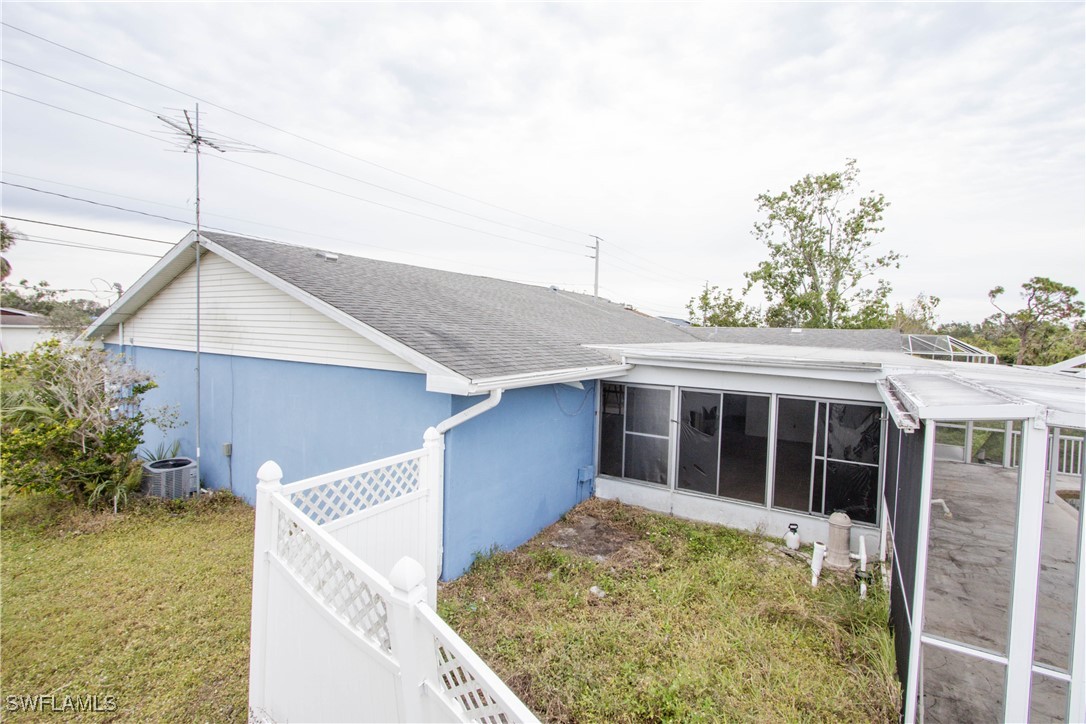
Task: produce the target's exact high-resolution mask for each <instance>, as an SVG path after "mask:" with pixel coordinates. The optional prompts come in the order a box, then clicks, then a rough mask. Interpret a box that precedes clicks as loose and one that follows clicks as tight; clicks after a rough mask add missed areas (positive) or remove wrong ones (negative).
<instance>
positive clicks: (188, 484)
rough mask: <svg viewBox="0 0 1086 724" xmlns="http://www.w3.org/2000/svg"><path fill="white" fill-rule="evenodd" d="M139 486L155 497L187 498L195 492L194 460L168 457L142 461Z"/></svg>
mask: <svg viewBox="0 0 1086 724" xmlns="http://www.w3.org/2000/svg"><path fill="white" fill-rule="evenodd" d="M140 487H141V489H142V490H143V492H144V493H146V494H147V495H151V496H154V497H156V498H187V497H189V496H190V495H192V494H193V493H195V492H196V461H195V460H193V459H191V458H170V459H168V460H155V461H154V462H150V463H144V464H143V478H142V483H141V485H140Z"/></svg>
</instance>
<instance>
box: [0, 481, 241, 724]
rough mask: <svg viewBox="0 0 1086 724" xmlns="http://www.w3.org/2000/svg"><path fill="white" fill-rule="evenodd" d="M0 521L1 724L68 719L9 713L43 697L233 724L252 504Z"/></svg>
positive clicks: (63, 509) (71, 512) (51, 513)
mask: <svg viewBox="0 0 1086 724" xmlns="http://www.w3.org/2000/svg"><path fill="white" fill-rule="evenodd" d="M2 513H3V520H2V532H0V553H2V575H0V582H2V588H0V606H2V612H0V650H2V655H3V666H2V672H0V688H2V693H3V702H4V708H5V711H4V719H5V720H7V721H19V720H25V719H27V718H35V719H41V718H50V719H52V720H57V721H59V720H64V719H69V718H73V717H74V716H75V715H73V714H72V712H70V711H69V712H68V713H66V714H51V713H50V714H47V715H46V716H44V717H43V715H42V714H37V715H34V716H33V717H27V716H26V715H25V714H23V713H21V712H19V711H11V710H10V708H11V705H10V703H9V699H8V697H11V696H17V697H24V696H34V695H52V696H53V697H54V699H53V703H52V705H51V706H55V707H58V708H60V707H62V706H63V704H64V697H65V696H71V697H81V698H82V700H83V701H84V702H86V701H87V697H93V696H97V697H98V700H97V702H98V705H99V707H100V708H107V706H108V705H109V702H110V701H112V702H113V704H114V705H115V707H116V711H115V712H113V713H111V714H86V715H85V716H84V718H87V719H92V718H93V719H96V720H101V719H103V717H105V718H108V719H111V720H113V719H115V720H125V721H152V720H173V721H196V720H199V721H239V722H240V721H245V719H246V717H247V713H248V712H247V709H248V704H247V699H248V666H249V664H248V659H249V604H250V598H249V597H250V589H251V579H252V545H253V510H252V508H250V507H249V506H247V505H245V504H244V502H242V501H240V500H237V499H235V498H232V497H230V496H218V495H217V496H214V497H213V498H211V499H204V500H200V501H191V502H186V503H165V502H161V501H137V502H134V505H133V506H132V507H131V508H130V509H129V511H127V512H123V513H122V514H121V515H119V516H114V515H112V514H111V513H94V514H92V513H88V512H86V511H81V510H78V509H74V508H72V507H71V506H69V505H67V504H63V503H59V502H57V501H53V500H50V499H48V498H43V497H36V498H10V499H8V500H5V501H4V503H3V508H2ZM107 697H112V700H110V699H107ZM47 709H48V707H47Z"/></svg>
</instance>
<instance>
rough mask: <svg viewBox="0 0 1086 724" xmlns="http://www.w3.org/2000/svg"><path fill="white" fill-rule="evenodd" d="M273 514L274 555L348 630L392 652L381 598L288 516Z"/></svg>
mask: <svg viewBox="0 0 1086 724" xmlns="http://www.w3.org/2000/svg"><path fill="white" fill-rule="evenodd" d="M276 512H277V514H278V516H279V526H278V528H279V533H278V536H277V540H276V553H277V554H278V556H279V559H280V560H281V561H282V562H283V565H285V566H286V567H287V569H289V570H290V571H291V572H292V573H293V574H294V575H295V576H297V578H298V580H300V581H301V582H302V583H303V584H305V586H306V587H307V588H309V590H311V591H313V593H314V595H316V597H317V598H318V599H320V601H321V602H322V603H324V605H325V606H327V607H328V608H329V609H330V610H331V611H332V612H333V613H335V614H336V615H337V616H339V617H340V619H342V620H343V621H344V622H345V623H346V624H347V625H348V626H349V627H350V628H352V629H354V630H355V631H357V632H358V633H359V634H360V635H361V636H362V637H363V638H365V639H368V640H369V641H371V642H373V643H375V644H377V645H378V646H380V647H381V648H383V649H385V650H386V651H388V650H391V648H392V647H391V644H390V643H389V633H388V609H387V606H386V604H385V601H384V599H382V598H381V597H380V596H379V595H377V594H376V593H374V592H373V590H372V589H371V588H370V587H369V586H368V585H367V584H366V583H365V582H364V581H363V580H361V579H360V578H359V577H358V575H357V574H355V572H354V571H352V570H351V569H350V568H348V567H347V566H346V565H344V563H343V561H341V560H340V559H339V558H338V557H337V556H336V555H334V554H333V553H332V552H331V551H329V550H328V549H327V548H325V547H324V546H322V545H321V544H320V542H319V541H317V540H315V539H314V538H313V536H311V535H310V534H309V533H307V532H306V531H305V530H303V529H302V527H301V526H299V525H298V524H297V523H295V522H294V521H292V520H291V519H290V517H289V516H288V515H286V514H285V513H283V511H281V510H279V511H276Z"/></svg>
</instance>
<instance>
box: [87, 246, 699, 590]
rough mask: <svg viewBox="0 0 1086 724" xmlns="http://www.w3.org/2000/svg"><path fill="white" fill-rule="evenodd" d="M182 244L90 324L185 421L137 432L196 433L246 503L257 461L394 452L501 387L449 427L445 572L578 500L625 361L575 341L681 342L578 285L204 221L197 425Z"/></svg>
mask: <svg viewBox="0 0 1086 724" xmlns="http://www.w3.org/2000/svg"><path fill="white" fill-rule="evenodd" d="M194 241H195V234H190V235H189V236H188V237H186V239H185V240H184V241H183V242H181V243H180V244H179V245H178V246H176V247H175V248H174V249H173V250H171V251H170V252H169V253H168V254H166V256H165V257H163V258H162V259H161V260H160V261H159V262H158V263H156V264H155V266H154V267H153V268H152V269H151V270H150V271H148V272H147V274H146V275H144V277H143V278H141V279H140V280H139V281H138V282H137V283H136V284H135V285H134V286H133V287H132V288H130V289H129V290H128V291H127V292H126V293H125V294H124V295H123V296H122V297H121V299H119V300H118V301H117V302H116V303H114V305H113V306H112V307H110V309H109V310H108V311H107V312H106V313H105V314H104V315H103V316H102V317H101V318H99V319H98V320H97V321H96V322H95V323H94V324H93V325H92V326H91V327H90V329H89V330H88V333H87V335H88V336H89V337H91V338H95V339H101V340H103V341H104V342H105V343H106V344H107V345H108V346H110V347H111V348H114V349H117V350H119V351H122V352H123V353H124V354H125V355H126V356H127V358H128V359H129V360H130V361H131V362H132V363H133V364H135V365H137V366H138V367H140V368H141V369H145V370H147V371H149V372H151V373H152V374H153V375H154V378H155V380H156V381H157V382H158V385H159V387H158V389H156V390H154V391H153V392H152V393H151V394H149V395H148V397H147V399H148V401H149V403H150V404H170V405H177V406H179V410H180V419H181V420H183V421H185V422H186V423H187V424H186V425H185V426H184V427H182V428H179V429H175V430H170V431H166V432H165V433H160V432H157V431H149V432H150V433H151V435H162V434H165V436H166V437H167V438H179V439H180V440H181V441H182V452H183V453H184V454H186V455H190V456H195V454H196V439H197V435H199V439H200V442H201V445H200V447H201V450H200V464H201V475H202V478H203V479H204V482H205V484H206V485H208V486H210V487H214V488H227V489H230V490H233V491H234V492H235V493H237V494H238V495H241V496H242V497H245V498H246V499H248V500H250V501H252V500H253V498H254V485H255V482H256V479H255V471H256V470H257V468H258V467H259V466H260V465H261V463H263V462H264V461H265V460H268V459H271V458H274V459H275V460H276V461H277V462H278V463H279V464H280V465H281V466H282V468H283V470H284V473H285V475H286V477H287V479H293V480H298V479H301V478H305V477H308V476H311V475H315V474H317V473H323V472H326V471H328V470H333V469H336V468H341V467H346V466H348V465H352V464H356V463H358V462H359V461H365V460H372V459H376V458H380V457H384V456H387V455H393V454H397V453H400V452H403V451H405V450H410V449H412V448H415V447H418V445H419V444H420V442H421V440H422V434H423V432H424V431H425V430H426V429H427V428H428V427H430V426H433V425H436V424H437V423H438V422H440V421H441V420H444V419H446V418H449V417H451V416H454V415H457V414H459V413H462V412H464V411H465V410H466V409H468V408H470V407H472V406H473V405H475V404H476V403H477V402H478V400H479V399H480V398H479V397H478V396H479V395H490V396H491V398H496V396H497V395H499V394H500V395H501V397H500V404H498V405H497V406H496V407H495V408H494V409H493V410H491V411H489V412H488V413H487V414H486V415H482V416H480V417H478V418H477V419H475V420H473V421H472V422H471V424H465V425H463V426H461V427H458V428H456V429H453V430H451V431H450V432H449V433H448V435H447V438H446V447H447V451H446V458H445V459H446V471H445V480H446V489H445V509H446V510H445V518H446V520H447V521H448V523H447V525H446V527H445V545H444V557H445V560H444V565H443V571H444V575H445V576H446V577H456V576H458V575H459V574H460V573H462V572H463V571H464V570H466V568H467V566H468V565H470V563H471V561H472V559H473V557H474V555H475V554H476V553H478V552H480V551H485V550H488V549H489V548H491V547H492V546H494V545H499V546H502V547H510V546H516V545H519V544H520V543H522V542H524V541H525V540H527V539H528V538H530V537H531V536H532V535H534V534H535V533H536V532H537V531H539V530H541V529H542V528H543V527H545V526H546V525H549V524H550V523H552V522H554V521H555V520H557V519H558V518H559V517H560V516H561V515H562V514H563V513H564V512H565V511H567V510H568V509H569V508H570V507H572V506H573V505H575V504H576V503H577V502H579V501H581V500H584V499H585V498H587V497H588V496H589V495H590V492H591V487H592V479H593V477H594V476H593V474H592V468H593V466H594V464H595V462H594V461H595V455H594V448H593V446H594V433H593V431H594V429H595V407H596V396H597V381H598V380H599V379H603V378H607V377H612V376H616V375H621V374H623V373H624V372H625V371H626V370H627V369H628V366H627V365H624V364H621V363H616V362H615V361H614V360H613V358H612V357H611V355H610V354H608V353H606V352H604V351H601V350H594V349H589V348H586V347H584V346H582V342H583V341H584V340H593V341H599V342H605V343H620V342H666V341H672V342H681V341H685V340H688V339H690V337H689V336H688V335H687V334H686V333H685V332H683V331H681V330H680V329H678V328H676V327H674V326H673V325H670V324H668V323H666V322H663V321H660V320H657V319H654V318H652V317H648V316H645V315H642V314H639V313H637V312H634V311H631V310H628V309H626V308H624V307H623V306H622V305H618V304H612V303H610V302H606V301H603V300H600V301H596V300H594V299H593V298H592V297H586V296H584V295H580V294H572V293H569V292H563V291H559V290H556V289H550V288H546V287H535V286H528V285H523V284H515V283H512V282H505V281H500V280H496V279H489V278H486V277H479V276H471V275H465V274H454V273H450V272H443V271H438V270H433V269H424V268H420V267H412V266H406V265H403V264H393V263H389V262H381V261H374V260H369V259H361V258H357V257H351V256H347V255H336V254H330V253H324V252H318V251H317V250H314V249H306V248H302V247H297V246H289V245H285V244H274V243H269V242H263V241H256V240H252V239H245V238H241V237H235V236H228V235H224V234H212V233H204V234H203V249H204V251H203V252H202V253H201V259H200V263H201V268H200V285H199V294H200V333H199V340H200V348H199V367H200V379H201V385H200V399H199V405H200V408H201V412H200V416H199V420H198V421H197V418H196V406H197V399H196V394H195V392H196V366H197V363H196V354H195V353H196V339H197V335H196V324H195V317H196V315H195V310H196V295H197V284H196V279H197V276H196V268H195V257H196V255H195V246H194ZM197 423H198V424H199V429H198V430H197ZM148 442H149V443H150V444H154V443H155V442H156V440H154V439H149V440H148ZM482 520H485V521H487V525H486V526H480V525H478V522H479V521H482Z"/></svg>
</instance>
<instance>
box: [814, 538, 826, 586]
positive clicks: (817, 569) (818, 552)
mask: <svg viewBox="0 0 1086 724" xmlns="http://www.w3.org/2000/svg"><path fill="white" fill-rule="evenodd" d="M825 558H826V544H825V543H823V542H822V541H815V544H814V553H813V554H812V555H811V586H812V587H813V586H817V585H818V577H819V576H820V575H821V574H822V561H823V560H824V559H825Z"/></svg>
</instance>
